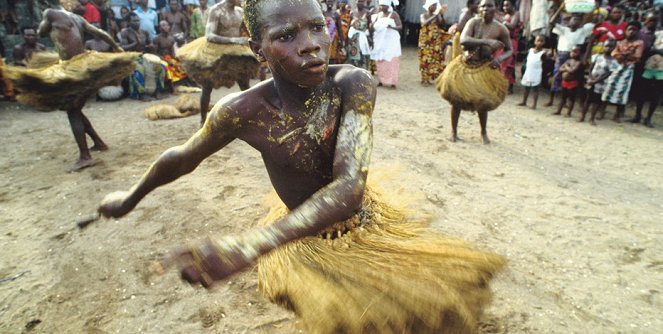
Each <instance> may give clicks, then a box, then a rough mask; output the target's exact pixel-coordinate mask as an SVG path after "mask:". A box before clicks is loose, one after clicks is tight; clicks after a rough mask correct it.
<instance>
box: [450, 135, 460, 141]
mask: <svg viewBox="0 0 663 334" xmlns="http://www.w3.org/2000/svg"><path fill="white" fill-rule="evenodd" d="M458 140H459V138H458V136H456V135H451V137H449V141H450V142H452V143H455V142H457V141H458Z"/></svg>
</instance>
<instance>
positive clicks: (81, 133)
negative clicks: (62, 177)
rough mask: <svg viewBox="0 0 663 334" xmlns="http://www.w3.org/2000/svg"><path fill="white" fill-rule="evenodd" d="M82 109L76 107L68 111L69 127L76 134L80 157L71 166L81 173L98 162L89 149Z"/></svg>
mask: <svg viewBox="0 0 663 334" xmlns="http://www.w3.org/2000/svg"><path fill="white" fill-rule="evenodd" d="M81 108H82V107H74V108H72V109H70V110H68V111H67V117H68V118H69V125H71V131H72V132H73V133H74V139H76V144H77V145H78V151H79V157H78V161H77V162H76V163H75V164H74V165H73V166H71V170H72V171H79V170H81V169H83V168H85V167H90V166H93V165H94V164H95V163H96V161H95V160H94V159H92V156H91V155H90V150H89V149H88V148H87V139H86V138H85V122H84V121H83V117H84V116H83V113H82V112H81Z"/></svg>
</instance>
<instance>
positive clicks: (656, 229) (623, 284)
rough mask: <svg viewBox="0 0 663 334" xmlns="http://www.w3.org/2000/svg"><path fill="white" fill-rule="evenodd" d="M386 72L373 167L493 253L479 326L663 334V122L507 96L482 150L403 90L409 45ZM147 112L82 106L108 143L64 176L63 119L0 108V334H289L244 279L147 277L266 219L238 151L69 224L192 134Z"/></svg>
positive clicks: (130, 106) (252, 280) (422, 99)
mask: <svg viewBox="0 0 663 334" xmlns="http://www.w3.org/2000/svg"><path fill="white" fill-rule="evenodd" d="M401 66H402V75H401V76H402V78H401V83H400V86H399V87H398V89H396V90H391V89H387V88H380V90H379V94H378V104H377V107H376V109H375V114H374V120H375V122H374V125H375V148H374V154H373V160H372V161H373V166H390V165H398V166H400V168H401V170H402V171H403V172H402V177H403V181H401V182H399V183H400V186H402V187H404V188H405V189H406V190H407V191H412V192H422V193H423V194H424V195H425V198H426V199H425V200H422V201H421V202H420V203H418V204H419V206H420V208H421V209H423V210H426V211H429V212H431V213H433V214H434V215H435V217H436V218H435V220H434V227H435V228H436V229H439V230H442V231H446V232H448V233H450V234H452V235H459V236H463V237H464V238H466V239H467V240H470V241H472V242H474V243H476V244H477V245H479V246H480V247H483V248H485V249H489V250H493V251H495V252H497V253H500V254H502V255H504V256H505V257H507V258H508V260H509V266H508V268H507V269H506V270H505V271H504V272H502V273H501V274H500V275H499V276H498V277H497V278H496V280H495V281H494V283H493V285H492V287H493V290H494V292H495V298H494V301H493V303H492V304H491V306H490V307H489V308H488V309H487V310H486V312H485V316H484V318H483V320H482V323H481V327H480V330H479V331H480V333H661V332H663V318H662V317H661V314H663V312H662V311H663V298H662V296H661V294H662V293H663V235H662V233H661V222H662V221H663V178H662V177H661V174H660V173H661V171H662V170H663V130H662V129H663V117H661V116H660V115H661V114H662V113H663V112H661V111H659V114H658V115H657V116H658V117H657V118H656V119H655V123H658V124H659V126H658V127H657V128H655V129H649V128H646V127H644V126H642V125H633V124H630V123H628V124H626V123H624V124H616V123H613V122H611V121H601V122H599V125H598V126H596V127H592V126H589V125H588V124H586V123H577V122H576V121H575V119H568V118H564V117H559V116H552V115H550V113H551V111H552V109H540V110H537V111H532V110H529V109H525V108H521V107H517V106H516V105H515V104H516V103H518V102H519V101H518V99H519V98H520V96H519V95H515V96H511V97H509V98H508V99H507V101H506V102H505V103H504V104H503V105H502V106H501V107H500V108H499V109H498V110H496V111H494V112H492V113H491V114H490V116H489V122H488V127H489V135H490V136H491V139H492V140H493V143H492V144H491V145H482V144H481V143H480V136H479V124H478V118H477V116H476V115H475V114H472V113H463V114H462V115H461V121H460V125H459V134H460V136H461V138H462V141H460V142H459V143H455V144H454V143H450V142H449V141H447V139H446V138H447V137H448V135H449V106H448V105H447V104H446V102H442V101H441V99H440V98H439V96H438V94H437V92H436V91H435V89H434V88H433V87H427V88H422V87H420V85H419V83H418V81H419V77H418V69H417V61H416V50H415V49H407V50H405V55H404V57H403V60H402V65H401ZM236 90H237V88H233V89H231V90H227V89H220V90H217V91H215V92H214V98H216V99H218V98H220V97H222V96H223V95H225V94H227V93H228V92H229V91H236ZM517 93H518V92H517ZM174 100H175V97H170V98H169V99H168V100H167V101H169V102H173V101H174ZM146 106H147V104H145V103H141V102H136V101H131V100H123V101H120V102H116V103H101V102H93V101H91V102H90V103H89V104H88V106H87V107H86V108H85V113H86V114H87V115H88V117H89V118H90V120H91V121H92V123H93V124H94V125H95V127H96V129H97V131H98V132H99V133H100V134H101V136H102V137H103V138H104V139H105V140H106V142H107V143H108V144H109V146H110V147H111V150H109V151H107V152H103V153H97V154H94V156H95V157H97V158H99V159H100V160H101V163H100V164H99V165H97V166H95V167H93V168H89V169H86V170H83V171H82V172H80V173H67V169H68V168H69V166H70V165H71V164H72V163H73V162H74V160H75V158H76V157H77V149H76V146H75V143H74V140H73V137H72V135H71V131H70V129H69V125H68V122H67V118H66V116H65V114H64V113H62V112H52V113H39V112H36V111H33V110H31V109H30V108H27V107H22V106H19V105H18V104H9V103H2V104H0V133H2V141H3V145H1V146H0V152H1V153H0V165H1V166H2V169H1V171H0V173H1V174H0V175H1V177H0V217H1V218H0V224H1V225H0V226H2V231H1V233H0V244H1V245H2V248H1V250H0V252H1V254H2V256H1V257H0V279H2V281H0V300H1V302H0V332H1V333H22V332H33V333H142V332H145V333H184V332H187V333H203V332H204V333H292V332H294V331H296V330H295V328H296V323H295V321H294V319H293V315H292V314H289V313H287V312H285V311H282V310H280V309H279V308H277V307H276V306H273V305H271V304H270V303H269V302H267V301H266V300H264V299H263V298H262V297H261V296H260V295H259V294H258V293H257V292H256V274H255V271H254V270H251V271H248V272H245V273H242V274H240V275H237V276H235V277H234V278H232V279H231V280H230V281H229V282H227V283H223V284H220V285H219V286H218V287H217V288H216V289H214V290H213V291H211V292H208V291H205V290H202V289H196V288H193V287H190V286H188V285H186V284H183V283H182V282H181V281H180V280H179V278H178V277H177V275H176V273H175V272H169V273H168V274H166V275H164V276H158V277H153V276H149V275H148V274H147V273H148V272H149V270H148V269H149V268H150V262H151V261H153V260H155V259H158V258H160V257H161V256H162V255H163V254H165V253H166V252H168V251H169V250H171V249H173V247H175V246H177V245H180V244H183V243H185V242H188V241H192V240H196V239H198V238H200V237H202V236H205V235H208V234H230V233H238V232H240V231H242V230H244V229H245V228H247V227H248V226H252V225H253V224H254V223H255V222H256V221H257V220H258V219H259V218H260V217H262V216H263V215H264V214H265V213H266V211H267V210H266V209H265V208H264V207H263V205H262V203H263V198H264V197H263V195H262V194H267V193H268V192H269V191H270V184H269V180H268V178H267V175H266V173H265V170H264V168H263V166H262V163H261V160H260V156H259V155H258V154H257V153H256V152H255V151H253V150H252V149H251V148H250V147H249V146H248V145H246V144H244V143H241V142H235V143H233V144H231V145H230V146H229V147H227V148H226V149H224V150H223V151H222V152H219V153H217V154H215V155H213V156H212V157H210V158H209V159H208V160H207V161H205V162H204V163H203V164H202V165H201V166H200V167H199V168H198V169H197V170H196V171H195V172H194V173H193V174H191V175H189V176H186V177H183V178H182V179H180V180H178V181H176V182H174V183H172V184H169V185H167V186H164V187H162V188H160V189H158V190H157V191H155V192H153V193H152V194H151V195H149V196H148V197H147V198H146V199H145V200H144V201H143V202H142V203H140V205H139V206H138V207H137V208H136V209H135V210H134V211H133V212H132V213H131V214H129V215H128V216H127V217H125V218H122V219H119V220H105V221H99V222H97V223H95V224H94V225H92V226H90V227H89V228H88V229H86V230H84V231H82V232H81V231H78V230H77V229H76V228H75V226H74V221H75V220H76V219H77V218H79V217H81V216H84V215H87V214H89V213H91V212H93V211H94V210H95V208H96V206H97V204H98V202H99V201H100V200H101V199H102V198H103V197H104V195H105V194H106V193H109V192H111V191H115V190H124V189H128V188H129V187H130V186H131V185H132V184H133V183H134V182H136V181H137V180H138V178H139V177H140V175H141V174H142V173H143V172H144V171H145V169H146V168H147V167H148V166H149V164H150V163H151V162H152V161H153V160H154V159H155V158H157V157H158V155H159V154H160V153H161V152H162V151H164V150H165V149H167V148H169V147H171V146H174V145H177V144H180V143H182V142H183V141H184V140H186V139H187V138H188V137H189V136H190V135H191V134H192V133H193V132H194V131H195V130H196V129H197V128H198V118H197V116H196V117H189V118H185V119H179V120H171V121H160V122H151V121H147V120H145V119H143V118H142V117H141V112H142V110H143V109H144V108H145V107H146ZM612 111H613V109H610V111H609V115H610V113H611V112H612ZM632 113H633V111H632V109H630V110H629V111H628V112H627V114H628V115H631V114H632ZM657 222H658V223H657Z"/></svg>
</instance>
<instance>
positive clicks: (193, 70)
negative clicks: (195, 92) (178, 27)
mask: <svg viewBox="0 0 663 334" xmlns="http://www.w3.org/2000/svg"><path fill="white" fill-rule="evenodd" d="M177 58H178V59H180V61H181V62H182V63H181V65H182V68H184V71H186V73H187V75H188V76H189V77H190V78H192V79H193V81H195V82H196V83H198V84H199V85H201V86H203V87H212V88H214V89H217V88H220V87H222V86H223V87H227V88H230V87H232V86H233V85H234V84H235V82H236V81H237V80H240V79H243V78H247V77H248V78H254V77H256V75H257V72H258V69H259V66H260V63H259V62H258V60H257V59H256V57H255V56H254V55H253V52H252V51H251V49H250V48H249V47H248V46H246V45H238V44H218V43H210V42H208V41H207V38H206V37H200V38H198V39H196V40H194V41H192V42H190V43H188V44H186V45H184V46H183V47H182V48H180V49H179V50H177Z"/></svg>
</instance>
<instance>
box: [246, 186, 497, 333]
mask: <svg viewBox="0 0 663 334" xmlns="http://www.w3.org/2000/svg"><path fill="white" fill-rule="evenodd" d="M286 212H287V209H286V208H285V206H284V205H282V204H281V205H280V206H278V207H273V208H272V210H271V212H270V214H269V215H268V217H267V218H266V219H265V222H274V221H275V220H277V219H278V218H279V217H282V216H283V215H285V214H286ZM408 216H410V215H408V214H406V211H404V210H403V209H399V208H396V207H394V206H392V205H390V204H387V203H386V202H384V201H383V200H382V199H381V195H380V194H379V193H377V192H375V191H372V190H369V189H367V190H366V193H365V196H364V205H363V209H362V210H361V212H360V213H358V214H357V215H355V216H354V217H352V218H350V219H348V220H347V221H345V222H342V223H337V224H335V225H334V227H333V228H332V230H333V231H332V230H329V231H326V232H325V233H322V234H321V235H320V236H315V237H306V238H303V239H300V240H297V241H294V242H291V243H289V244H287V245H285V246H282V247H279V248H277V249H276V250H274V251H272V252H271V253H269V254H268V255H266V256H263V257H262V258H261V259H260V260H259V261H258V287H259V290H260V291H261V293H262V294H263V295H265V296H266V297H267V298H268V299H269V300H271V301H272V302H274V303H276V304H278V305H280V306H282V307H284V308H286V309H288V310H291V311H293V312H294V313H295V314H296V315H297V316H298V317H299V318H300V321H301V323H302V325H303V326H304V327H305V330H306V331H307V332H309V333H316V334H326V333H329V334H332V333H334V334H336V333H385V334H386V333H413V334H420V333H422V334H425V333H436V334H439V333H473V332H475V330H476V326H477V320H478V318H479V316H480V314H481V311H482V308H483V306H484V305H485V304H487V303H488V302H489V301H490V298H491V292H490V289H489V287H488V282H489V281H490V279H491V278H492V277H493V276H494V275H495V274H496V273H497V272H499V271H500V269H501V268H502V267H503V266H504V265H505V260H504V259H503V258H502V257H500V256H498V255H495V254H492V253H487V252H483V251H480V250H477V249H476V248H474V247H473V246H471V245H469V244H468V243H466V242H464V241H462V240H459V239H457V238H453V237H449V236H446V235H444V234H440V233H438V232H435V231H431V230H430V229H427V225H428V222H429V219H419V220H417V219H411V218H409V217H408Z"/></svg>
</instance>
